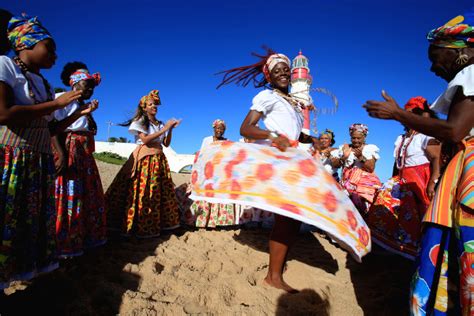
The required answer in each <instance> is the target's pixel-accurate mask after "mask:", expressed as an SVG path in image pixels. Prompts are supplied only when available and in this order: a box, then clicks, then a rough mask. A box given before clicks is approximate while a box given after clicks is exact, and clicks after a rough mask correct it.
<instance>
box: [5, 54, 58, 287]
mask: <svg viewBox="0 0 474 316" xmlns="http://www.w3.org/2000/svg"><path fill="white" fill-rule="evenodd" d="M25 75H26V76H27V77H26V78H25ZM25 75H24V74H23V73H22V72H21V71H20V69H19V67H18V66H17V65H16V64H14V63H13V62H12V60H11V59H10V58H8V57H6V56H0V81H2V82H4V83H6V84H7V85H8V86H10V87H11V88H12V90H13V93H14V104H20V105H32V104H34V103H35V101H38V102H45V101H46V100H47V99H48V97H47V95H48V93H47V90H46V86H45V85H44V84H43V80H42V78H41V77H39V76H38V75H36V74H33V73H30V72H27V73H26V74H25ZM29 84H34V85H35V87H36V88H37V89H36V90H35V91H36V98H38V99H36V100H33V99H32V98H31V96H30V94H29V92H28V85H29ZM50 139H51V136H50V134H49V130H48V121H47V118H46V117H43V118H38V119H35V120H33V121H29V122H24V124H23V125H22V127H17V126H12V125H9V126H5V125H0V175H1V180H0V181H1V182H0V289H4V288H7V287H8V286H9V284H10V282H11V281H14V280H29V279H31V278H33V277H35V276H36V275H38V274H39V273H43V272H49V271H52V270H54V269H56V268H57V267H58V263H57V262H56V239H55V230H54V227H55V220H56V209H55V205H54V172H55V169H54V160H53V155H52V152H51V140H50Z"/></svg>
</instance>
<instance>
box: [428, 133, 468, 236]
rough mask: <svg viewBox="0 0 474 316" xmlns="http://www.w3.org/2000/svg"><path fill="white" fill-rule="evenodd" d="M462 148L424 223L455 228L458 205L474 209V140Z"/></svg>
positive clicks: (451, 164)
mask: <svg viewBox="0 0 474 316" xmlns="http://www.w3.org/2000/svg"><path fill="white" fill-rule="evenodd" d="M462 146H463V147H464V149H463V150H461V151H459V152H458V153H457V154H456V155H455V156H454V158H453V159H451V161H450V162H449V164H448V166H447V167H446V170H445V172H444V174H443V176H442V178H441V181H440V183H439V184H438V189H437V191H436V194H435V196H434V198H433V201H432V202H431V204H430V206H429V208H428V210H427V212H426V215H425V217H424V218H423V221H424V222H429V223H434V224H438V225H442V226H446V227H453V222H452V221H453V216H455V214H456V210H457V209H458V204H463V205H464V206H466V207H467V208H469V209H471V210H472V209H474V168H473V167H474V138H472V137H471V139H470V140H469V141H467V142H466V141H463V144H462Z"/></svg>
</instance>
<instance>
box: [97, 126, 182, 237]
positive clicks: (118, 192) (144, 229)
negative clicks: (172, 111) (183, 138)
mask: <svg viewBox="0 0 474 316" xmlns="http://www.w3.org/2000/svg"><path fill="white" fill-rule="evenodd" d="M162 128H163V124H161V123H160V124H158V125H154V124H153V123H151V122H150V126H149V128H148V129H147V128H146V127H145V126H144V124H143V122H142V121H136V122H133V123H132V125H130V128H129V130H130V131H131V132H132V133H133V134H135V135H137V134H138V132H141V133H146V134H151V133H154V132H156V131H159V130H161V129H162ZM164 137H165V136H164V135H163V137H159V138H158V139H156V140H155V142H152V143H151V144H150V145H149V146H150V147H151V149H153V148H155V149H160V148H161V142H162V141H163V139H164ZM137 138H138V136H137ZM137 144H138V147H137V149H136V150H135V152H134V154H132V155H131V156H130V158H129V160H128V161H127V162H126V163H125V165H124V166H123V167H122V169H121V170H120V171H119V173H118V174H117V176H116V177H115V179H114V181H113V182H112V184H111V185H110V187H109V189H108V190H107V192H106V194H105V195H106V208H107V212H108V219H107V220H108V226H109V227H110V228H111V229H115V230H119V231H120V232H121V233H122V234H123V235H125V236H129V235H131V234H134V235H135V236H137V237H139V238H148V237H157V236H159V235H160V232H161V230H162V229H163V230H171V229H175V228H177V227H179V226H180V225H179V208H178V203H177V199H176V193H175V190H174V184H173V180H172V179H171V172H170V168H169V165H168V160H167V159H166V156H165V154H164V153H163V152H162V151H161V150H158V152H156V153H153V154H147V155H144V156H143V157H142V156H140V151H141V150H145V149H146V148H145V147H147V146H146V145H143V143H141V142H140V141H139V139H137ZM152 152H153V151H152Z"/></svg>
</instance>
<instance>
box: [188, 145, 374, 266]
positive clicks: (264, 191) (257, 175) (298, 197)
mask: <svg viewBox="0 0 474 316" xmlns="http://www.w3.org/2000/svg"><path fill="white" fill-rule="evenodd" d="M191 184H192V190H193V192H192V195H191V196H190V197H191V198H192V199H193V200H196V201H198V200H203V201H206V202H211V203H225V204H228V203H235V204H241V205H248V206H253V207H256V208H259V209H262V210H265V211H270V212H273V213H276V214H280V215H283V216H287V217H290V218H293V219H296V220H299V221H302V222H305V223H308V224H310V225H314V226H316V227H318V228H320V229H322V230H325V231H327V232H329V233H330V234H332V235H333V236H335V237H334V238H335V239H337V240H338V242H339V243H340V244H341V246H342V247H344V248H345V249H347V250H348V251H349V252H350V253H351V254H352V255H353V256H354V258H355V259H356V260H357V261H359V262H360V260H361V258H362V256H363V255H365V254H367V253H368V252H369V251H370V247H371V242H370V231H369V229H368V227H367V225H366V224H365V222H364V220H363V219H362V217H361V216H360V215H359V214H358V212H357V210H356V209H355V208H354V205H353V204H352V203H351V201H350V200H349V199H348V197H347V195H346V194H345V193H344V192H342V191H341V190H340V189H339V188H338V185H337V183H336V182H335V181H334V179H333V177H332V176H331V175H330V174H329V173H327V172H326V171H325V169H324V167H323V166H322V165H321V164H320V163H319V162H318V161H317V160H315V159H313V158H312V157H311V156H310V155H309V154H308V153H307V152H305V151H302V150H298V149H296V148H289V149H288V150H287V151H286V152H281V151H279V150H278V149H276V148H272V147H268V146H262V145H258V144H247V143H240V142H236V143H233V142H228V141H227V142H219V143H213V144H210V145H208V146H207V147H205V148H204V149H203V150H202V151H201V152H200V153H199V156H198V157H197V161H196V162H195V164H194V166H193V171H192V174H191Z"/></svg>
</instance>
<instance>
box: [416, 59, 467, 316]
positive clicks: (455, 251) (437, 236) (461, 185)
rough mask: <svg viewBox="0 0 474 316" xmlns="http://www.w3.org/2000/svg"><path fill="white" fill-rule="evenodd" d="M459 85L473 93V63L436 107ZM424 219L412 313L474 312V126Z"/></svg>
mask: <svg viewBox="0 0 474 316" xmlns="http://www.w3.org/2000/svg"><path fill="white" fill-rule="evenodd" d="M460 88H462V90H461V89H460ZM460 90H461V91H463V93H464V95H466V96H470V97H472V96H474V65H470V66H468V67H466V68H464V69H463V70H462V71H460V72H459V73H458V74H457V75H456V76H455V77H454V79H453V80H452V81H450V82H449V84H448V87H447V89H446V90H445V91H444V93H443V94H442V95H441V96H440V97H438V99H437V100H436V101H435V102H434V103H433V104H432V106H431V109H432V110H434V111H436V112H440V113H443V114H445V115H447V114H448V113H449V109H450V107H451V103H452V100H453V99H454V95H455V94H456V93H457V92H458V91H460ZM423 222H424V226H423V235H422V238H421V250H420V255H419V256H418V258H417V269H416V272H415V275H414V276H413V280H412V285H411V314H412V315H432V314H434V315H463V316H467V315H473V314H474V128H473V129H471V131H470V134H469V136H468V137H467V138H466V139H464V140H463V142H462V143H461V144H459V148H458V152H457V153H456V154H455V156H454V157H453V158H452V159H451V161H450V162H449V164H448V166H447V167H446V170H445V171H444V174H443V176H442V178H441V181H440V182H439V183H438V187H437V190H436V194H435V196H434V198H433V200H432V201H431V204H430V206H429V208H428V210H427V211H426V214H425V217H424V218H423Z"/></svg>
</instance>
